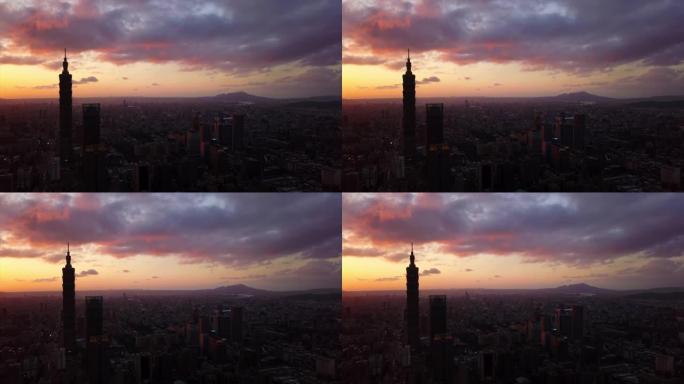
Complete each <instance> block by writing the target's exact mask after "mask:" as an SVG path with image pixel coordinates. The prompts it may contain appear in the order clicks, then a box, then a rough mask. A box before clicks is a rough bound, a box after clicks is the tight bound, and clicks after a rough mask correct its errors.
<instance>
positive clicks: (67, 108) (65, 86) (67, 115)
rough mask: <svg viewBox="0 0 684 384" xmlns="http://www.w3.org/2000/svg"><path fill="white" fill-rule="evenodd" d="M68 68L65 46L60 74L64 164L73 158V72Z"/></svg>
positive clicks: (60, 113) (61, 144) (61, 156)
mask: <svg viewBox="0 0 684 384" xmlns="http://www.w3.org/2000/svg"><path fill="white" fill-rule="evenodd" d="M68 68H69V63H68V62H67V57H66V48H65V49H64V61H63V62H62V73H61V74H60V75H59V158H60V161H61V163H62V165H63V166H64V165H66V164H68V163H69V161H70V160H71V74H70V73H69V69H68Z"/></svg>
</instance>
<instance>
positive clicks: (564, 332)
mask: <svg viewBox="0 0 684 384" xmlns="http://www.w3.org/2000/svg"><path fill="white" fill-rule="evenodd" d="M554 323H555V324H554V326H555V328H556V330H557V331H558V332H559V333H560V334H561V336H565V337H571V336H572V331H573V330H572V328H573V327H572V309H570V308H557V309H556V314H555V318H554Z"/></svg>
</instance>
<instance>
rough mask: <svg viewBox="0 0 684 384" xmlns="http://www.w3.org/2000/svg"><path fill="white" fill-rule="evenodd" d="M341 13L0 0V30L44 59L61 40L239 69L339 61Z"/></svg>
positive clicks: (261, 4) (266, 1)
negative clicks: (3, 1)
mask: <svg viewBox="0 0 684 384" xmlns="http://www.w3.org/2000/svg"><path fill="white" fill-rule="evenodd" d="M341 12H342V8H341V4H340V2H339V0H337V1H336V0H289V1H282V0H256V1H255V0H233V1H228V2H226V1H219V0H216V1H211V0H207V1H201V2H187V1H182V0H170V1H164V2H158V1H122V2H104V1H98V0H80V1H78V2H77V3H75V4H73V5H70V4H68V3H53V4H44V3H43V2H37V3H34V4H31V3H29V4H28V5H24V6H20V5H14V6H12V7H10V6H8V5H3V4H0V21H1V22H0V25H1V26H0V35H2V36H3V37H6V38H8V39H9V44H8V46H10V47H21V48H28V49H29V50H30V51H31V52H32V54H33V55H35V56H36V57H38V56H40V57H42V58H45V62H47V61H48V58H50V57H52V56H53V55H54V54H55V52H58V51H59V50H61V49H62V47H64V46H66V48H67V50H68V51H72V52H85V51H92V52H95V54H96V55H97V57H98V58H99V60H102V61H107V62H111V63H115V64H129V63H134V62H152V63H165V62H178V63H180V64H181V65H183V66H185V67H187V68H188V69H191V70H194V69H210V70H219V71H223V72H228V73H236V74H239V73H248V72H261V71H270V70H271V69H273V68H274V67H277V66H279V65H286V64H292V65H297V66H300V67H304V68H307V67H311V68H314V67H323V66H334V65H339V64H340V63H341V52H342V48H341V17H342V16H341ZM14 60H16V58H15V59H14Z"/></svg>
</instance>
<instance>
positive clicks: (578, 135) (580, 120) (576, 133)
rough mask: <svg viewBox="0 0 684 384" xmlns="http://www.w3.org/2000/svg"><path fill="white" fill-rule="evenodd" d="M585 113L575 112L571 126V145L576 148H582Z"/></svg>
mask: <svg viewBox="0 0 684 384" xmlns="http://www.w3.org/2000/svg"><path fill="white" fill-rule="evenodd" d="M586 121H587V119H586V115H583V114H577V115H575V118H574V125H573V128H572V146H573V148H576V149H584V145H585V143H584V132H585V131H586Z"/></svg>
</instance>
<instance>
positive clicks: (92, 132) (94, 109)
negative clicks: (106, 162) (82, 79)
mask: <svg viewBox="0 0 684 384" xmlns="http://www.w3.org/2000/svg"><path fill="white" fill-rule="evenodd" d="M82 108H83V151H88V150H89V149H96V148H97V147H98V146H99V145H100V104H83V105H82Z"/></svg>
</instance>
